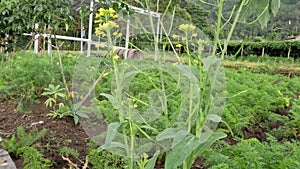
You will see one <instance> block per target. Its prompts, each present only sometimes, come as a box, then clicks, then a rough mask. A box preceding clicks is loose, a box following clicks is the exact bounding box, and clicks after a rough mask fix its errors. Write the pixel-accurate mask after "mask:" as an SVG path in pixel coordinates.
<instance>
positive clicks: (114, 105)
mask: <svg viewBox="0 0 300 169" xmlns="http://www.w3.org/2000/svg"><path fill="white" fill-rule="evenodd" d="M100 96H104V97H106V98H107V99H108V100H109V101H110V103H111V104H112V105H113V107H116V102H115V98H114V96H113V95H111V94H107V93H100Z"/></svg>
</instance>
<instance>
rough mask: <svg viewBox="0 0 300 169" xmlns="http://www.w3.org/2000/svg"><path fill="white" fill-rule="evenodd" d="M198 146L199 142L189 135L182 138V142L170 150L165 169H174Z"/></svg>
mask: <svg viewBox="0 0 300 169" xmlns="http://www.w3.org/2000/svg"><path fill="white" fill-rule="evenodd" d="M198 145H199V141H198V140H197V139H196V138H195V136H193V135H191V134H188V135H187V136H186V137H184V138H182V140H181V141H180V142H179V143H178V144H177V145H176V146H175V147H173V148H172V151H171V152H169V153H168V154H167V156H166V161H165V168H168V169H176V168H177V167H178V166H180V165H181V164H182V163H183V161H184V160H185V159H186V158H187V157H188V156H189V155H190V154H191V153H192V151H193V150H194V149H195V148H197V147H198Z"/></svg>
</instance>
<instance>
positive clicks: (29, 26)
mask: <svg viewBox="0 0 300 169" xmlns="http://www.w3.org/2000/svg"><path fill="white" fill-rule="evenodd" d="M70 2H71V1H70V0H2V1H1V3H0V18H1V19H0V29H1V30H0V38H1V44H2V45H5V47H6V48H7V49H13V44H14V42H16V40H17V38H18V37H19V36H20V35H22V34H23V33H24V32H35V33H45V32H48V33H51V32H55V31H56V30H58V29H59V28H60V27H61V26H62V25H63V26H64V27H65V28H66V29H68V25H69V24H68V23H69V22H70V21H71V19H72V17H71V15H70V10H69V6H70ZM35 23H38V24H39V27H40V29H35Z"/></svg>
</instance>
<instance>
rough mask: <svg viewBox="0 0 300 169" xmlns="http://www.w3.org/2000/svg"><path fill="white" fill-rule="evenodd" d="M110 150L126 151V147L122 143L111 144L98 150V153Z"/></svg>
mask: <svg viewBox="0 0 300 169" xmlns="http://www.w3.org/2000/svg"><path fill="white" fill-rule="evenodd" d="M109 148H121V149H125V148H126V147H125V145H124V144H122V143H120V142H111V144H110V145H109V146H108V145H106V144H104V145H102V146H100V147H99V148H98V149H97V150H98V152H100V151H102V150H104V149H109Z"/></svg>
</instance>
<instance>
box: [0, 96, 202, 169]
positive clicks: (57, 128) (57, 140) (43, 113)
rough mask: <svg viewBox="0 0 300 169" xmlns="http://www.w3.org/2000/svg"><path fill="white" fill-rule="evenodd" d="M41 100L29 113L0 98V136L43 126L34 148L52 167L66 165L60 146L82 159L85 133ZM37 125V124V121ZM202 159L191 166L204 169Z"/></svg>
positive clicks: (18, 161) (19, 162) (19, 163)
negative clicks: (52, 113)
mask: <svg viewBox="0 0 300 169" xmlns="http://www.w3.org/2000/svg"><path fill="white" fill-rule="evenodd" d="M44 101H45V99H40V101H39V102H40V103H38V104H35V105H34V106H33V107H32V108H31V111H32V113H30V114H24V113H20V112H18V111H17V110H16V103H14V102H12V101H9V100H4V101H1V100H0V137H2V138H3V139H5V138H10V137H11V136H12V135H13V134H16V131H17V127H18V126H23V127H24V128H25V130H26V131H32V130H35V131H40V130H42V129H47V133H46V135H45V137H44V138H42V139H41V140H39V141H37V142H36V143H35V145H34V146H35V147H36V148H37V149H38V150H40V151H41V152H42V153H43V154H44V158H46V159H49V160H51V161H52V162H54V165H53V167H52V169H63V168H69V164H68V162H67V161H64V160H63V159H62V157H61V155H60V154H59V151H60V149H61V148H62V147H65V146H66V147H69V148H72V149H75V150H76V151H78V153H79V157H80V159H81V160H82V161H85V157H86V155H87V154H88V147H87V142H88V136H87V135H86V133H85V132H84V131H83V129H82V127H81V126H80V125H75V124H74V122H73V119H72V118H66V117H65V118H62V119H57V118H56V119H53V118H51V117H49V116H48V114H49V113H50V110H49V109H48V108H46V106H45V105H44ZM39 122H40V123H41V124H38V123H39ZM11 157H12V158H13V161H14V162H15V164H16V167H17V168H18V169H22V168H23V159H22V158H17V157H14V156H13V155H12V154H11ZM70 159H71V161H72V162H73V163H75V164H78V165H79V166H80V164H81V163H80V162H79V161H78V160H77V159H75V158H70ZM204 163H205V160H204V159H203V158H200V157H199V158H197V159H196V160H195V162H194V164H193V166H192V169H205V167H204ZM155 168H156V169H162V168H164V159H160V160H159V161H158V162H157V164H156V166H155Z"/></svg>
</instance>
